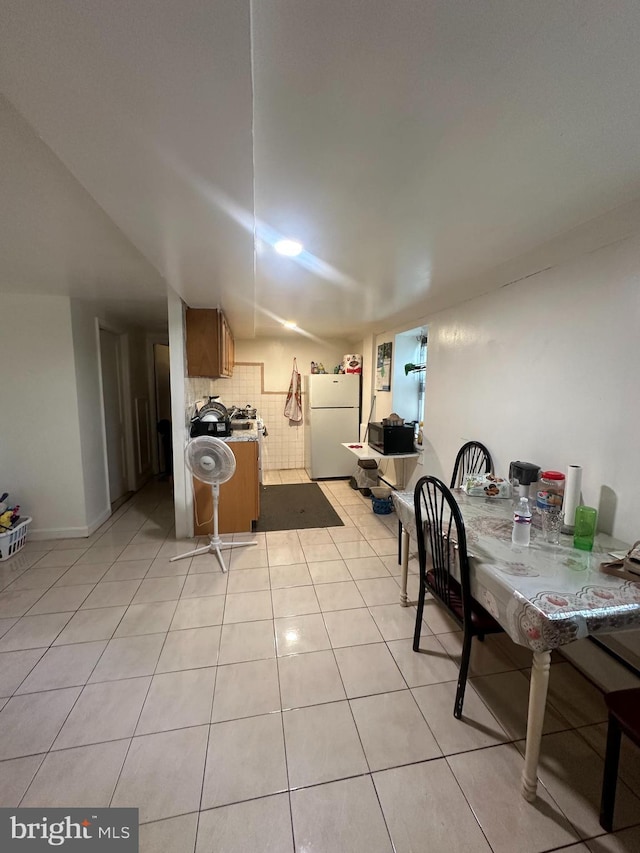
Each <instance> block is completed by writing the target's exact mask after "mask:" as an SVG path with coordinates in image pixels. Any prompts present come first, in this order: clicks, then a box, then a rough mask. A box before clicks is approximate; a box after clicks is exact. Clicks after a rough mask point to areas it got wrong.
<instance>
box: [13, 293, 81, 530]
mask: <svg viewBox="0 0 640 853" xmlns="http://www.w3.org/2000/svg"><path fill="white" fill-rule="evenodd" d="M0 341H2V350H3V353H4V378H3V381H2V383H1V388H2V397H1V399H0V490H4V491H8V492H10V497H11V500H12V501H15V502H18V503H20V505H21V507H22V513H23V514H24V515H30V516H32V517H33V523H32V525H31V528H30V531H29V536H30V537H31V538H36V537H40V538H49V537H59V536H73V535H83V534H84V535H86V514H85V504H84V480H83V473H82V457H81V449H80V429H79V414H78V398H77V394H76V384H75V364H74V353H73V341H72V327H71V311H70V305H69V299H68V298H66V297H63V296H35V295H34V296H31V295H29V296H24V295H18V294H3V297H2V305H1V307H0ZM12 377H13V378H12Z"/></svg>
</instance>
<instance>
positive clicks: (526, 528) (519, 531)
mask: <svg viewBox="0 0 640 853" xmlns="http://www.w3.org/2000/svg"><path fill="white" fill-rule="evenodd" d="M530 540H531V508H530V507H529V498H520V500H519V502H518V506H517V507H516V508H515V510H514V513H513V531H512V533H511V541H512V542H513V544H514V545H525V546H526V545H528V544H529V542H530Z"/></svg>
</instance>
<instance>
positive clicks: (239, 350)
mask: <svg viewBox="0 0 640 853" xmlns="http://www.w3.org/2000/svg"><path fill="white" fill-rule="evenodd" d="M355 351H356V350H354V349H353V343H349V342H348V341H345V340H342V339H334V340H326V341H315V340H311V339H309V338H306V337H305V336H304V335H300V334H299V333H298V332H293V331H292V332H291V333H290V336H289V337H288V338H255V339H254V340H238V341H236V361H260V362H263V363H264V388H265V391H286V390H287V389H288V388H289V381H290V379H291V368H292V365H293V359H294V358H296V359H297V361H298V370H299V371H300V374H301V375H303V376H304V374H305V373H311V362H312V361H315V362H316V363H317V362H321V363H322V364H323V365H324V369H325V370H326V371H327V373H333V368H334V367H335V366H336V365H338V364H342V357H343V355H345V354H346V353H350V352H355Z"/></svg>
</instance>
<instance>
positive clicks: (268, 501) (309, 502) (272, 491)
mask: <svg viewBox="0 0 640 853" xmlns="http://www.w3.org/2000/svg"><path fill="white" fill-rule="evenodd" d="M343 526H344V525H343V522H342V519H341V518H340V516H339V515H338V514H337V513H336V511H335V510H334V508H333V507H332V506H331V504H330V503H329V501H328V500H327V499H326V497H325V496H324V493H323V491H322V489H321V488H320V486H319V485H318V484H317V483H294V484H292V485H286V486H262V487H261V489H260V518H259V520H258V523H257V525H256V530H257V531H261V532H265V531H267V530H296V529H298V528H309V527H343Z"/></svg>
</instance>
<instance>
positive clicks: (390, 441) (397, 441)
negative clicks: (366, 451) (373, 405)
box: [369, 421, 414, 456]
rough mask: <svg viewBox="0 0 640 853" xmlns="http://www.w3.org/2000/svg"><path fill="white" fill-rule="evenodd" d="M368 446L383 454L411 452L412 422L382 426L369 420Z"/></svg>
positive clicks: (391, 454)
mask: <svg viewBox="0 0 640 853" xmlns="http://www.w3.org/2000/svg"><path fill="white" fill-rule="evenodd" d="M369 446H370V447H373V449H374V450H377V451H378V453H382V454H384V455H385V456H393V454H394V453H413V450H414V448H413V424H411V425H409V426H384V425H383V424H381V423H376V422H375V421H370V422H369Z"/></svg>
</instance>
